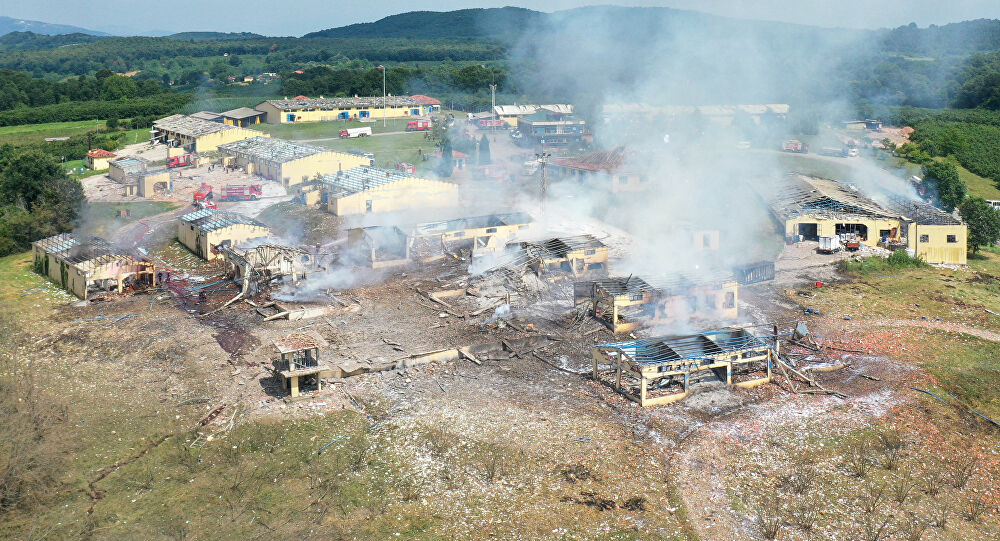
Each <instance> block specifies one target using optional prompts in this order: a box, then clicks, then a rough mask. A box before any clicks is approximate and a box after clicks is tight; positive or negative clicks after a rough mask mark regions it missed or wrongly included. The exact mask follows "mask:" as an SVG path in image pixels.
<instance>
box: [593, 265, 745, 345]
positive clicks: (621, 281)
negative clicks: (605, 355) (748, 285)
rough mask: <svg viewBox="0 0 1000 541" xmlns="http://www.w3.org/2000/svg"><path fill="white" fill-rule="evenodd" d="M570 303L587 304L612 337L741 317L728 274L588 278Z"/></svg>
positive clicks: (735, 287)
mask: <svg viewBox="0 0 1000 541" xmlns="http://www.w3.org/2000/svg"><path fill="white" fill-rule="evenodd" d="M573 299H574V304H575V305H576V306H581V305H587V309H588V312H589V313H590V315H592V316H594V317H595V318H597V319H598V320H600V321H601V322H602V323H604V324H605V325H607V326H608V328H609V329H611V330H612V331H613V332H616V333H623V332H631V331H634V330H636V329H638V328H641V327H649V326H657V325H664V326H667V325H676V324H678V323H680V324H686V323H687V322H688V321H690V320H692V319H706V318H707V319H714V320H734V319H736V318H737V317H739V284H738V283H737V282H736V279H735V278H734V277H733V276H732V275H731V274H718V275H713V274H711V273H706V274H701V275H698V276H693V277H686V276H674V277H670V278H667V279H661V280H654V281H646V280H644V279H642V278H639V277H637V276H629V277H628V278H605V279H600V280H589V281H584V282H577V283H575V284H574V285H573Z"/></svg>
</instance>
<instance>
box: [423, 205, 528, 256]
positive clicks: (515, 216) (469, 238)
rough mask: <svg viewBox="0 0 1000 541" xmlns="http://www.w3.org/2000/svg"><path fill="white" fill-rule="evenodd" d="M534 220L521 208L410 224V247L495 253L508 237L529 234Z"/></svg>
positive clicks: (429, 251) (432, 251) (428, 251)
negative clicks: (505, 211)
mask: <svg viewBox="0 0 1000 541" xmlns="http://www.w3.org/2000/svg"><path fill="white" fill-rule="evenodd" d="M533 222H534V218H532V217H531V215H529V214H527V213H524V212H509V213H502V214H488V215H485V216H474V217H470V218H454V219H451V220H443V221H439V222H425V223H421V224H417V225H416V226H414V227H413V229H412V232H411V233H410V236H411V237H412V239H413V242H412V243H411V246H410V248H411V250H412V251H413V252H414V253H415V254H419V255H427V254H438V253H441V250H442V249H444V250H448V251H455V250H468V251H469V252H470V253H471V254H472V256H473V257H479V256H483V255H487V254H496V253H499V252H501V251H503V249H504V248H506V246H507V243H509V242H510V241H512V240H515V239H517V238H518V237H519V236H524V235H527V234H529V233H530V232H531V229H530V228H531V224H532V223H533Z"/></svg>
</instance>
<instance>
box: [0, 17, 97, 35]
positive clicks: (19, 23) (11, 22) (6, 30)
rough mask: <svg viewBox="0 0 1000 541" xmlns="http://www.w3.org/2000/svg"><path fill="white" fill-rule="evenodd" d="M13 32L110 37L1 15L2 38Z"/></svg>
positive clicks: (87, 30)
mask: <svg viewBox="0 0 1000 541" xmlns="http://www.w3.org/2000/svg"><path fill="white" fill-rule="evenodd" d="M11 32H33V33H35V34H45V35H49V36H55V35H59V34H87V35H90V36H108V35H110V34H107V33H105V32H98V31H97V30H89V29H86V28H80V27H79V26H72V25H68V24H53V23H46V22H42V21H32V20H29V19H15V18H13V17H5V16H3V15H0V36H2V35H6V34H10V33H11Z"/></svg>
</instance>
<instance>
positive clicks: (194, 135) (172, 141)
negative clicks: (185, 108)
mask: <svg viewBox="0 0 1000 541" xmlns="http://www.w3.org/2000/svg"><path fill="white" fill-rule="evenodd" d="M153 129H154V130H155V133H154V135H153V139H154V140H155V141H157V142H160V143H164V144H166V145H169V146H175V147H184V149H185V150H187V151H188V152H211V151H213V150H215V149H217V148H218V147H219V145H224V144H226V143H232V142H234V141H241V140H243V139H249V138H251V137H270V135H268V134H266V133H263V132H259V131H255V130H248V129H246V128H240V127H236V126H231V125H227V124H223V123H221V122H213V121H211V120H204V119H202V118H196V117H192V116H187V115H173V116H168V117H166V118H161V119H159V120H157V121H156V122H153Z"/></svg>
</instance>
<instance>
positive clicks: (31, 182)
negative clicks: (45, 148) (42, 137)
mask: <svg viewBox="0 0 1000 541" xmlns="http://www.w3.org/2000/svg"><path fill="white" fill-rule="evenodd" d="M5 150H6V149H5ZM63 176H65V173H64V172H63V168H62V166H61V165H60V164H59V162H58V161H56V159H55V157H53V156H50V155H48V154H45V153H43V152H42V151H41V150H34V149H33V150H28V151H25V152H16V151H9V152H5V153H4V155H3V156H2V157H0V201H2V202H4V203H7V204H12V205H19V206H21V207H24V208H26V209H29V210H30V209H31V206H32V205H34V204H35V202H36V201H38V199H39V198H40V197H41V196H42V191H43V189H44V186H45V185H46V184H47V183H49V182H52V181H53V180H55V179H58V178H61V177H63Z"/></svg>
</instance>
